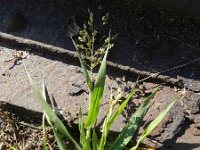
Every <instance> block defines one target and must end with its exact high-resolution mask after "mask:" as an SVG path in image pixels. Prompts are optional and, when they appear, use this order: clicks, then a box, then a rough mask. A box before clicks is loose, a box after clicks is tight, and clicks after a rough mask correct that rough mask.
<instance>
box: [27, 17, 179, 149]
mask: <svg viewBox="0 0 200 150" xmlns="http://www.w3.org/2000/svg"><path fill="white" fill-rule="evenodd" d="M102 20H103V21H104V20H105V17H103V18H102ZM103 24H104V22H103ZM97 34H98V32H97V30H96V29H95V27H94V20H93V14H92V13H90V17H89V21H88V23H87V24H84V25H83V29H81V30H80V31H79V35H78V38H77V39H74V38H73V37H72V36H71V39H72V42H73V44H74V46H75V48H76V51H77V54H78V58H79V61H80V64H81V67H82V71H83V73H84V77H85V80H86V82H87V88H88V91H89V94H88V98H89V107H88V113H87V116H86V119H83V113H82V108H81V107H80V108H79V113H78V114H79V132H80V138H79V141H76V140H75V138H74V137H72V135H71V134H70V132H69V131H68V129H67V128H66V127H65V125H64V124H63V122H62V121H61V120H60V119H59V118H58V116H57V115H56V113H55V112H54V111H53V107H52V106H51V105H50V104H49V103H48V101H50V98H49V97H50V96H49V94H48V91H47V90H46V87H45V86H44V89H45V90H44V91H43V92H40V91H39V90H38V88H37V86H36V85H35V84H34V82H33V80H32V79H31V76H30V75H29V73H28V71H27V70H26V72H27V75H28V79H29V82H30V85H31V87H32V90H33V92H34V94H35V96H36V99H37V101H38V103H39V104H40V105H41V107H42V109H43V111H44V115H43V133H44V141H43V142H44V144H43V149H44V150H46V149H47V146H46V142H45V140H46V135H45V120H46V121H47V122H48V124H49V125H50V126H51V127H52V130H53V133H54V136H55V139H56V140H57V144H58V147H59V149H61V150H65V149H67V147H66V145H65V144H64V142H63V140H69V141H70V142H71V143H73V144H74V146H75V149H78V150H104V149H106V150H120V149H125V148H126V145H127V144H128V143H129V142H130V140H131V139H132V137H133V136H134V135H135V134H136V133H137V132H136V131H137V130H138V129H139V127H140V126H141V122H142V120H143V118H144V116H145V114H146V112H147V109H148V104H149V102H150V101H151V100H152V99H153V97H154V96H155V94H156V93H157V91H158V90H159V87H158V88H156V89H155V91H154V92H153V93H152V94H151V95H150V96H148V97H147V98H146V99H145V100H144V102H143V103H142V104H141V106H140V107H139V108H138V109H137V111H136V112H135V113H133V114H132V116H131V117H130V119H129V122H128V123H127V125H126V126H125V127H124V128H123V130H122V131H121V133H120V134H119V135H118V137H116V139H115V140H114V141H112V142H111V143H110V142H107V141H108V139H107V138H108V134H109V131H110V128H111V126H112V124H113V123H114V122H115V120H116V119H117V118H118V117H119V116H120V115H121V113H122V112H123V110H124V108H125V107H126V106H127V104H128V102H129V100H130V99H131V97H132V96H133V95H134V93H135V88H133V90H132V91H131V92H130V94H129V95H128V97H127V98H126V99H125V100H124V101H122V102H121V104H120V105H119V101H121V98H122V93H119V94H118V95H117V96H115V98H114V99H110V100H109V105H108V110H107V113H106V116H105V119H104V122H103V126H102V131H101V135H97V132H96V131H97V130H98V128H97V127H96V123H97V119H98V115H99V109H100V105H101V102H102V97H103V94H104V86H105V80H106V60H107V55H108V53H109V50H110V49H111V48H112V47H113V43H112V37H111V32H109V35H108V37H106V38H105V39H104V43H103V44H102V46H101V47H100V48H96V45H95V42H96V35H97ZM98 66H100V67H99V70H98V73H97V76H95V74H94V72H93V71H94V68H96V67H98ZM175 102H176V100H173V101H172V102H171V103H170V104H169V105H168V107H167V108H166V109H164V110H163V111H162V112H161V113H160V114H159V115H158V116H157V117H156V118H155V120H153V121H152V122H151V123H150V124H149V126H148V127H147V128H146V129H145V130H144V132H143V133H142V135H141V136H140V137H139V139H138V140H137V144H136V145H134V146H133V147H132V148H131V150H136V149H137V148H138V147H139V145H140V143H141V142H142V141H143V139H144V138H146V137H147V136H148V135H149V134H150V133H151V131H152V130H153V129H154V128H155V127H156V126H158V124H159V123H160V122H161V120H162V119H163V118H164V117H165V115H166V114H167V112H168V111H169V110H170V109H171V107H172V106H173V105H174V103H175ZM135 141H136V139H135Z"/></svg>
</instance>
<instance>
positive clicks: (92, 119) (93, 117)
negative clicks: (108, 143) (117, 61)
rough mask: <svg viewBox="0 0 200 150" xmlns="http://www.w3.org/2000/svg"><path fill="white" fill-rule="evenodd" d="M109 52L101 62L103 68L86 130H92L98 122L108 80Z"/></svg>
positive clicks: (91, 103) (90, 108) (92, 97)
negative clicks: (107, 60) (107, 62)
mask: <svg viewBox="0 0 200 150" xmlns="http://www.w3.org/2000/svg"><path fill="white" fill-rule="evenodd" d="M107 55H108V51H106V53H105V55H104V58H103V61H102V62H101V66H100V68H99V72H98V76H97V80H96V83H95V86H94V89H93V92H92V96H91V100H90V104H89V111H88V116H87V118H86V122H85V126H86V128H90V127H91V126H93V125H94V124H95V122H96V119H97V116H98V113H99V107H100V104H101V99H102V96H103V92H104V85H105V80H106V59H107Z"/></svg>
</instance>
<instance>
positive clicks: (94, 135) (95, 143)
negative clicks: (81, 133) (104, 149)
mask: <svg viewBox="0 0 200 150" xmlns="http://www.w3.org/2000/svg"><path fill="white" fill-rule="evenodd" d="M97 149H98V137H97V133H96V130H95V129H93V132H92V150H97Z"/></svg>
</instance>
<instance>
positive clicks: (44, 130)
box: [42, 114, 47, 150]
mask: <svg viewBox="0 0 200 150" xmlns="http://www.w3.org/2000/svg"><path fill="white" fill-rule="evenodd" d="M42 132H43V145H42V149H43V150H47V137H46V129H45V114H43V116H42Z"/></svg>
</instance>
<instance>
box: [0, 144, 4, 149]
mask: <svg viewBox="0 0 200 150" xmlns="http://www.w3.org/2000/svg"><path fill="white" fill-rule="evenodd" d="M2 147H3V143H2V142H1V143H0V150H2Z"/></svg>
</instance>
